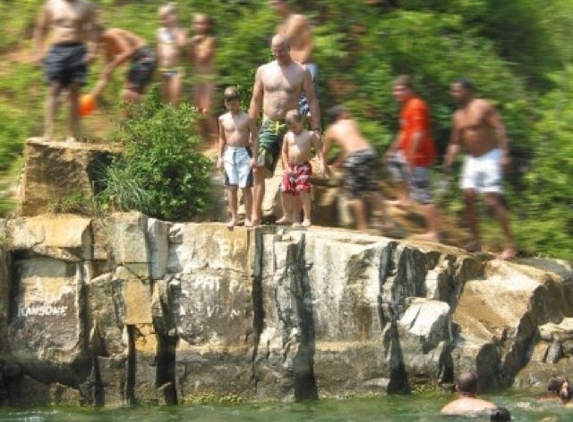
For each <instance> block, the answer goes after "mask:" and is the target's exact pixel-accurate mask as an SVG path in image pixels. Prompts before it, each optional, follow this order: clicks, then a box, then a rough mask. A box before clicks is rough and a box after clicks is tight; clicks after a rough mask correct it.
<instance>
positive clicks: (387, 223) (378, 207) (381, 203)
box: [370, 191, 395, 231]
mask: <svg viewBox="0 0 573 422" xmlns="http://www.w3.org/2000/svg"><path fill="white" fill-rule="evenodd" d="M370 197H371V198H372V203H373V205H374V210H375V211H376V212H377V214H378V215H379V216H380V218H381V220H382V222H381V226H382V230H383V231H389V230H393V229H394V228H395V224H394V222H393V221H392V220H391V219H390V216H389V215H388V207H387V206H386V201H385V200H384V197H383V196H382V195H381V194H380V192H378V191H372V192H370Z"/></svg>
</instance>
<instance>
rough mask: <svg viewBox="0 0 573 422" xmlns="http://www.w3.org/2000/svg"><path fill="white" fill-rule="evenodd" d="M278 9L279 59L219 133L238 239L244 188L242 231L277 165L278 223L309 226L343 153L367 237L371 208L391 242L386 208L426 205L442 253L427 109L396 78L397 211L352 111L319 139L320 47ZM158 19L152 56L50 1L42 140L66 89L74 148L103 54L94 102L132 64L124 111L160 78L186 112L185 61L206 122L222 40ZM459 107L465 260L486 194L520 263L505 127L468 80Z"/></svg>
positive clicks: (167, 12) (275, 5)
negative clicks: (333, 152) (92, 71)
mask: <svg viewBox="0 0 573 422" xmlns="http://www.w3.org/2000/svg"><path fill="white" fill-rule="evenodd" d="M269 4H270V6H271V8H272V9H273V10H274V11H275V12H276V13H277V14H278V15H279V17H280V24H279V25H278V26H277V28H276V31H275V34H274V35H273V36H272V39H271V42H270V49H271V52H272V55H273V57H274V60H272V61H270V62H268V63H266V64H263V65H261V66H259V68H258V69H257V71H256V74H255V81H254V86H253V92H252V98H251V101H250V106H249V110H248V112H245V111H243V110H241V107H240V98H239V93H238V90H237V89H236V87H227V88H226V89H225V91H224V103H225V107H226V109H227V112H226V113H225V114H223V115H222V116H220V117H219V119H218V128H216V132H218V159H217V167H219V168H220V169H222V170H224V174H225V181H226V185H227V187H228V191H229V195H228V198H229V210H230V214H231V219H230V221H229V222H228V226H229V228H232V227H234V226H235V225H237V224H238V223H239V216H238V211H237V209H238V190H239V189H241V191H242V193H243V198H244V205H245V220H244V224H245V226H257V225H260V224H261V223H262V217H263V216H262V204H263V198H264V194H265V179H266V178H269V177H271V176H272V175H273V174H274V171H275V168H276V167H277V164H278V162H279V160H280V161H281V163H282V168H283V171H284V175H283V177H282V183H281V197H282V206H283V216H282V217H281V218H279V219H278V220H277V223H279V224H292V225H294V226H303V227H308V226H310V225H311V224H312V221H311V195H310V193H311V183H310V179H311V176H312V174H313V171H314V169H313V165H311V160H312V159H313V155H316V157H317V159H318V173H319V174H320V175H321V176H324V175H325V174H327V173H328V170H329V168H328V167H327V165H326V162H325V157H326V156H327V153H328V151H329V148H330V146H331V144H332V143H335V144H337V145H338V147H339V148H340V150H341V151H342V153H341V155H340V156H339V157H338V159H337V160H336V162H334V163H333V164H332V165H331V167H334V168H340V167H342V168H343V169H344V171H345V184H346V187H347V190H348V192H349V195H350V198H351V199H350V207H351V209H352V211H353V214H354V217H355V221H356V225H357V228H358V229H359V230H361V231H368V229H369V227H368V219H367V205H368V204H369V203H370V204H371V206H372V207H373V208H374V211H375V212H376V213H377V214H378V215H379V216H380V217H381V227H380V229H381V231H382V233H383V234H388V235H391V234H392V232H393V230H394V228H395V223H394V222H393V221H392V219H391V218H390V216H389V213H388V209H387V208H388V205H392V206H397V207H402V208H407V207H410V206H411V205H412V203H413V202H417V203H419V204H420V206H421V209H422V210H423V214H424V218H425V224H426V233H425V234H424V235H423V236H422V237H423V238H424V239H426V240H430V241H434V242H439V241H440V240H441V239H440V235H439V229H438V215H437V212H436V207H435V206H434V204H433V198H432V189H431V180H430V170H431V168H432V166H433V165H434V164H435V161H436V158H437V153H436V147H435V145H434V141H433V139H432V136H431V127H430V117H429V109H428V106H427V104H426V102H425V101H424V100H422V99H421V98H420V97H419V96H418V95H416V93H415V90H414V86H413V84H412V79H411V77H410V76H408V75H402V76H399V77H397V78H396V79H395V81H394V83H393V87H392V93H393V95H394V97H395V99H396V100H397V101H399V102H400V103H401V104H402V109H401V112H400V116H399V117H400V130H399V133H398V135H397V136H396V138H395V141H394V142H392V144H391V146H390V147H389V149H388V151H387V152H386V154H385V157H384V158H385V162H386V165H387V167H388V170H389V171H390V173H391V175H392V176H393V179H394V181H395V183H396V189H397V193H398V198H397V200H396V201H394V202H389V201H385V200H384V198H383V197H382V195H381V193H380V191H379V169H380V161H379V157H378V156H377V155H376V153H375V151H374V149H373V148H372V146H371V144H370V142H369V141H368V140H367V139H366V138H365V137H364V135H363V134H362V133H361V131H360V129H359V125H358V124H357V122H356V121H355V120H354V119H353V118H352V116H351V113H350V111H349V110H347V109H346V108H345V107H343V106H341V105H337V106H334V107H331V108H330V109H329V112H328V115H329V118H330V119H331V123H330V125H329V126H328V128H327V129H326V130H325V131H324V132H323V131H322V126H321V122H322V118H321V110H320V107H319V101H318V98H317V89H316V88H317V79H316V77H317V66H316V64H315V63H314V62H313V60H312V54H313V50H314V41H313V34H312V28H311V25H310V23H309V21H308V19H306V17H305V16H304V15H301V14H296V13H293V12H292V11H291V10H290V8H289V5H288V2H287V1H286V0H271V1H270V2H269ZM158 14H159V19H160V22H161V27H160V28H159V29H158V31H157V40H156V41H157V42H156V45H157V47H156V49H155V50H154V49H152V48H150V47H149V46H148V44H147V43H146V42H145V40H143V39H142V38H141V37H139V36H137V35H135V34H133V33H131V32H129V31H126V30H123V29H119V28H110V29H106V30H104V29H103V28H102V27H101V26H100V25H99V24H98V23H97V19H96V12H95V7H94V5H93V4H92V3H90V2H89V1H88V0H47V1H46V2H45V4H44V6H43V8H42V11H41V14H40V18H39V20H38V24H37V27H36V30H35V36H34V38H35V51H36V53H37V54H36V58H37V59H36V61H37V63H38V64H39V63H43V65H44V71H45V75H46V78H47V80H48V81H49V84H50V88H49V95H48V101H47V105H46V118H45V132H44V137H45V138H47V139H51V138H52V136H53V123H54V114H55V110H56V107H57V102H58V101H57V99H58V96H59V95H60V93H61V91H62V90H63V89H67V90H68V91H69V98H70V104H71V113H70V123H71V131H72V138H71V139H79V119H78V99H79V96H80V87H81V86H82V85H83V84H84V83H85V82H86V75H87V65H88V64H89V63H90V62H91V61H92V60H93V59H94V58H95V55H96V52H97V48H98V45H100V44H101V45H102V46H103V49H104V52H105V57H106V64H105V67H104V68H103V71H102V73H101V75H100V78H99V81H98V83H97V84H96V86H95V87H94V89H93V90H92V92H91V95H92V96H93V97H97V96H98V95H99V94H100V93H101V92H102V91H103V89H104V88H105V86H106V85H107V83H108V82H109V80H110V75H111V73H112V72H113V71H114V69H116V68H117V67H118V66H119V65H121V64H122V63H124V62H126V61H127V60H131V64H130V67H129V71H128V72H127V77H126V82H125V85H124V90H123V93H122V99H123V100H125V101H133V102H137V101H139V99H140V97H141V95H142V94H143V93H144V90H145V87H146V85H147V84H148V83H149V82H150V81H151V78H152V75H153V72H154V70H155V69H156V68H158V69H159V72H160V76H161V86H162V92H163V98H164V100H165V101H166V102H170V103H173V104H177V103H178V102H179V100H180V93H181V85H182V77H183V74H184V67H185V66H184V62H183V57H184V56H185V53H187V56H188V57H189V59H190V61H191V63H193V65H194V71H195V79H194V81H195V86H194V88H195V106H196V107H197V109H198V110H199V111H201V112H204V113H208V112H209V109H210V107H211V102H212V97H213V92H214V90H215V70H214V66H213V57H214V49H215V38H214V37H212V36H211V35H210V26H211V23H210V18H209V17H208V16H207V15H205V14H202V13H197V14H195V16H194V35H193V36H191V37H189V36H188V35H187V33H186V31H185V30H184V29H183V28H181V27H180V26H179V24H178V23H177V16H176V13H175V6H174V4H172V3H170V4H167V5H164V6H162V7H160V8H159V11H158ZM49 28H50V29H51V32H52V44H51V46H50V49H49V50H48V52H47V54H45V56H44V53H43V48H42V40H43V38H44V36H45V35H46V32H47V30H48V29H49ZM86 31H87V33H88V35H89V36H88V42H87V43H84V34H85V33H86ZM451 96H452V98H453V99H454V101H455V102H456V103H457V105H458V109H457V110H456V111H455V112H454V114H453V119H452V129H451V140H450V143H449V146H448V148H447V152H446V156H445V159H444V163H443V169H444V171H445V177H446V178H449V173H450V169H451V167H452V165H453V163H454V160H455V158H456V156H457V154H458V153H459V151H460V149H461V148H462V147H464V148H465V150H466V151H467V154H466V157H465V161H464V166H463V170H462V175H461V183H460V187H461V189H462V190H463V193H464V198H465V204H466V216H467V223H468V226H469V229H470V231H471V235H472V240H471V242H470V243H469V244H468V245H467V247H466V249H467V250H468V251H471V252H474V251H479V250H481V248H482V245H481V239H480V230H479V227H478V216H477V206H476V201H477V196H478V194H483V195H484V197H485V201H486V203H487V204H488V205H489V206H490V208H491V209H492V210H493V212H494V214H495V217H496V218H497V220H498V222H499V224H500V226H501V228H502V231H503V234H504V237H505V246H504V248H503V250H502V251H501V253H500V254H499V255H498V258H500V259H510V258H512V257H514V256H515V255H516V254H517V247H516V245H515V242H514V240H513V238H512V234H511V231H510V223H509V218H508V212H507V209H506V207H505V205H504V201H503V199H502V196H501V193H502V175H503V171H504V170H505V169H506V168H507V166H508V164H509V147H508V140H507V136H506V131H505V127H504V124H503V122H502V120H501V117H500V115H499V113H498V111H497V110H496V109H495V108H494V106H493V105H492V104H491V103H490V102H489V101H486V100H484V99H479V98H475V97H474V86H473V84H472V83H471V82H470V81H469V80H467V79H463V78H460V79H458V80H456V81H454V82H453V83H452V84H451ZM261 114H262V116H261ZM261 117H262V118H261ZM258 122H260V125H259V124H258ZM307 126H309V127H308V129H307ZM315 167H316V166H315ZM446 180H447V179H446ZM301 214H302V221H301Z"/></svg>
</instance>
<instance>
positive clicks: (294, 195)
mask: <svg viewBox="0 0 573 422" xmlns="http://www.w3.org/2000/svg"><path fill="white" fill-rule="evenodd" d="M285 123H286V125H287V128H288V132H287V133H286V134H285V136H284V139H283V145H282V152H281V159H282V163H283V167H284V175H283V180H282V184H281V198H282V201H283V209H284V210H285V211H284V216H283V217H282V218H281V219H279V220H278V221H277V224H286V223H292V225H293V226H300V225H302V226H303V227H308V226H310V225H311V224H312V223H311V218H310V211H311V203H310V189H311V185H310V176H311V175H312V166H311V165H310V159H311V158H312V148H313V147H314V150H315V151H316V155H317V157H318V160H319V164H320V172H321V174H323V173H324V156H323V153H322V146H321V144H320V139H319V138H318V137H317V136H316V135H315V134H314V132H309V131H308V130H306V129H304V127H303V123H302V116H301V115H300V114H299V112H298V111H297V110H291V111H289V112H287V114H286V116H285ZM299 197H300V201H299V200H298V198H299ZM301 203H302V211H303V214H304V218H303V221H302V224H301V223H300V221H299V218H300V204H301Z"/></svg>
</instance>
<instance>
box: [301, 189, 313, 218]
mask: <svg viewBox="0 0 573 422" xmlns="http://www.w3.org/2000/svg"><path fill="white" fill-rule="evenodd" d="M299 197H300V202H301V203H302V211H303V215H304V217H303V220H302V226H303V227H309V226H310V225H311V224H312V222H311V212H312V207H311V202H310V192H308V191H304V190H303V191H300V194H299Z"/></svg>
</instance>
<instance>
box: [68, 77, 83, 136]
mask: <svg viewBox="0 0 573 422" xmlns="http://www.w3.org/2000/svg"><path fill="white" fill-rule="evenodd" d="M69 91H70V99H69V101H70V116H69V119H70V131H71V138H68V140H70V141H81V133H80V115H79V113H78V110H79V103H80V85H79V84H78V83H76V82H74V83H72V84H70V86H69Z"/></svg>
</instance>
